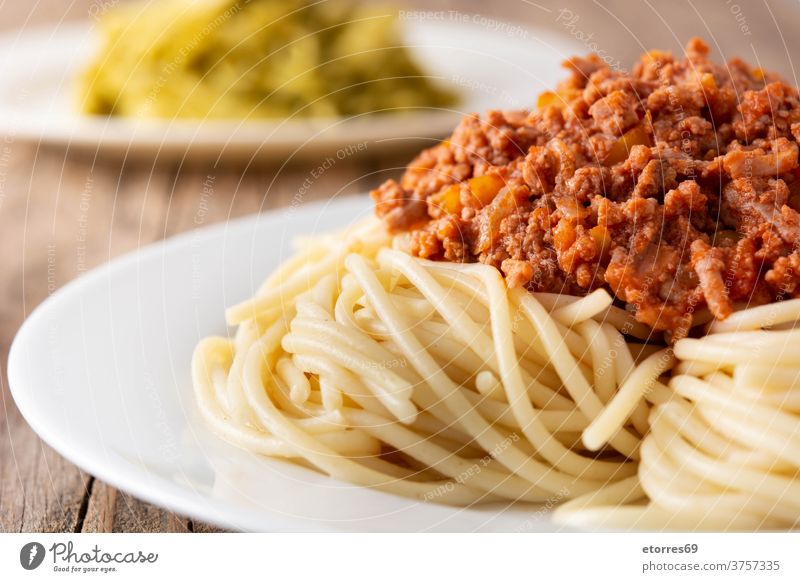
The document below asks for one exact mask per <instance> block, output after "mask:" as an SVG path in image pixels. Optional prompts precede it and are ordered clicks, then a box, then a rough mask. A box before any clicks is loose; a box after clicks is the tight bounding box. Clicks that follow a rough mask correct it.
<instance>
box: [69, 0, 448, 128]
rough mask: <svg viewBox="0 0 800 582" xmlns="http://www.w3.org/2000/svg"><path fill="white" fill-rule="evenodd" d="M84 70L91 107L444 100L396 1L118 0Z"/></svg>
mask: <svg viewBox="0 0 800 582" xmlns="http://www.w3.org/2000/svg"><path fill="white" fill-rule="evenodd" d="M100 36H101V39H100V44H101V46H100V49H99V50H98V51H97V53H96V55H95V57H94V59H93V61H92V62H91V63H90V65H89V66H88V68H87V69H86V70H85V71H84V72H83V73H82V75H81V78H80V79H79V86H80V97H79V98H80V103H81V108H82V109H83V111H84V112H86V113H90V114H99V115H115V116H131V117H139V118H189V119H206V118H211V119H236V118H281V117H295V116H299V117H335V116H354V115H360V114H364V113H370V112H395V111H403V110H407V109H408V108H420V107H422V108H425V107H433V108H436V107H447V106H450V105H453V104H454V103H455V102H456V96H455V94H454V93H452V92H451V91H449V90H448V89H447V88H445V87H443V86H441V84H440V83H439V82H438V81H437V80H436V79H432V78H431V77H429V76H427V75H426V73H425V72H424V71H423V70H422V69H421V68H420V67H419V66H418V65H417V63H415V62H414V60H413V58H412V55H411V53H410V52H409V50H408V49H407V48H406V47H404V46H403V44H402V40H401V38H400V36H401V35H400V32H399V30H398V27H397V22H396V19H395V18H394V15H393V11H392V10H391V9H388V8H385V7H383V8H379V7H361V6H358V5H356V4H354V3H350V2H316V3H312V2H308V1H307V0H289V1H286V2H274V1H272V0H249V1H245V0H202V1H193V0H163V1H159V2H153V1H148V2H134V3H128V4H124V5H120V6H117V7H115V8H114V9H113V10H110V11H109V12H107V13H106V14H104V15H103V18H102V19H101V22H100Z"/></svg>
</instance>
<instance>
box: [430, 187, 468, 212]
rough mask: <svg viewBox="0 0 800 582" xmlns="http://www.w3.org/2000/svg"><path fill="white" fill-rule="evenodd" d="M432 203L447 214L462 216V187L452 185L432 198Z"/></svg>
mask: <svg viewBox="0 0 800 582" xmlns="http://www.w3.org/2000/svg"><path fill="white" fill-rule="evenodd" d="M431 203H432V204H433V205H434V206H435V207H437V208H441V209H442V211H444V212H446V213H447V214H461V186H459V185H458V184H451V185H449V186H447V187H446V188H443V189H442V190H441V191H440V192H439V193H438V194H434V195H433V196H431Z"/></svg>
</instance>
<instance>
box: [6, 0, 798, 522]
mask: <svg viewBox="0 0 800 582" xmlns="http://www.w3.org/2000/svg"><path fill="white" fill-rule="evenodd" d="M0 2H1V3H0V28H3V29H10V28H20V27H28V26H32V25H35V24H38V23H41V22H45V21H49V22H53V21H56V22H58V21H60V20H62V19H71V18H86V17H87V14H91V13H92V11H95V12H96V11H97V10H98V9H99V8H102V7H103V6H105V5H108V4H112V2H103V1H100V0H71V1H70V2H64V1H63V0H39V1H37V2H32V3H28V2H17V1H13V2H11V1H6V2H2V0H0ZM413 3H414V2H412V4H413ZM403 4H406V5H407V4H409V2H404V3H403ZM416 4H417V5H419V6H423V7H424V8H425V9H426V10H428V11H438V10H442V11H445V12H443V13H442V15H441V18H444V19H447V18H452V15H450V13H449V12H447V11H449V10H456V9H457V10H459V11H460V12H461V13H462V14H477V13H483V14H487V13H497V14H500V15H501V16H502V17H505V18H507V19H516V18H518V19H520V20H523V21H525V22H528V23H533V24H537V25H540V26H542V27H544V28H546V29H548V30H550V31H552V32H560V33H562V34H570V35H572V36H573V37H576V38H577V33H582V34H584V35H588V34H592V33H596V34H593V38H594V39H595V40H596V43H598V45H597V46H599V48H601V49H603V50H605V51H606V52H607V53H609V54H610V55H612V56H613V57H614V58H618V59H620V60H621V61H622V62H625V63H628V62H630V60H631V59H632V58H633V56H634V55H636V54H637V53H639V52H640V50H641V48H642V47H643V46H644V45H645V44H646V45H647V46H648V48H649V47H652V46H654V44H655V45H657V46H659V47H666V48H673V49H675V48H676V47H677V46H679V45H680V44H682V43H683V42H685V41H686V39H687V38H688V37H689V36H691V35H693V34H702V35H704V36H706V37H707V38H708V37H709V36H711V37H712V38H713V44H714V45H715V46H716V48H717V50H718V51H720V52H722V53H723V54H725V55H726V56H731V55H733V54H742V55H743V56H745V57H746V58H749V59H752V58H753V54H754V53H755V55H756V56H757V58H758V60H759V62H760V63H761V64H762V65H764V66H767V67H774V68H777V69H778V70H780V71H782V72H784V73H785V74H786V75H787V76H789V77H790V78H791V77H792V74H793V71H792V69H791V66H790V64H788V65H787V59H786V57H787V55H791V54H795V53H796V52H797V50H796V49H800V35H796V34H793V32H794V31H793V30H791V29H790V28H789V27H792V26H796V23H797V22H798V20H799V19H797V18H792V17H791V14H787V13H786V11H787V10H789V8H787V7H790V5H791V4H792V3H789V2H786V3H779V4H777V5H775V4H773V5H772V9H771V10H765V9H764V8H763V7H760V8H758V9H756V8H755V7H754V4H753V5H751V4H745V3H742V4H741V6H742V7H743V9H744V16H743V17H742V18H744V19H745V21H746V24H747V25H748V26H749V27H750V30H751V33H750V34H749V35H746V34H744V32H743V30H742V29H741V26H742V24H741V18H737V17H736V15H734V14H732V13H731V12H730V9H729V8H728V7H727V6H726V5H725V3H722V2H714V3H711V2H699V3H694V4H692V3H682V2H676V3H669V6H670V9H669V10H668V11H666V14H661V16H663V17H664V18H665V20H664V21H663V22H664V25H663V26H650V27H649V28H648V38H647V39H644V40H643V39H642V37H640V36H639V35H638V34H637V33H636V25H635V23H636V22H652V21H653V18H654V15H653V10H655V9H657V8H656V6H661V7H663V6H665V5H664V4H658V5H652V6H651V3H641V4H639V3H635V4H634V3H629V2H625V3H624V8H623V2H622V1H621V0H610V1H608V2H605V3H603V4H604V5H603V6H601V5H600V3H595V2H591V1H590V0H586V1H579V2H572V3H569V6H568V7H569V9H570V10H572V11H573V14H574V15H577V16H578V17H579V19H578V20H577V21H574V22H573V23H572V24H571V25H569V24H565V21H564V18H563V15H562V16H561V17H560V16H559V14H560V13H559V10H561V9H562V7H563V6H566V5H565V4H563V3H561V2H550V1H540V2H529V1H527V0H524V1H523V0H519V1H517V0H514V1H509V2H503V3H493V4H492V5H491V6H489V5H488V4H486V3H482V2H480V1H478V0H455V1H454V0H437V1H431V2H422V1H421V0H420V1H418V2H416ZM692 10H696V11H699V12H701V13H702V18H697V17H696V14H695V16H692V14H694V13H693V12H692ZM648 11H649V12H648ZM663 12H665V10H662V13H663ZM643 14H644V16H643ZM648 14H649V16H648ZM687 15H688V16H687ZM681 18H682V19H683V22H684V25H681V24H680V23H677V24H676V22H675V20H676V19H681ZM667 21H669V22H668V23H667ZM776 22H781V23H782V31H783V32H784V33H785V34H783V35H782V36H781V35H777V34H775V31H776V26H777V25H776ZM704 27H706V32H704ZM709 30H713V32H714V34H713V35H709V34H708V31H709ZM576 31H577V32H576ZM784 42H785V43H786V44H784ZM403 161H404V160H403V159H374V158H372V157H371V156H370V155H369V152H366V155H363V156H353V157H351V158H349V159H348V160H347V161H346V162H343V163H337V164H336V165H335V166H334V167H333V168H331V169H330V170H328V171H326V172H325V173H324V175H323V176H322V177H321V178H320V179H318V180H316V181H315V183H314V187H313V188H312V190H311V192H310V193H309V195H308V196H307V201H310V200H312V199H314V198H323V197H328V196H331V195H337V194H345V193H354V192H359V191H362V192H363V191H365V190H366V189H368V188H369V187H371V186H373V185H375V184H377V183H379V182H380V181H382V180H383V179H385V178H386V177H389V176H394V175H397V174H398V173H399V169H400V167H401V166H402V162H403ZM314 164H315V162H313V161H311V162H305V163H303V162H300V163H295V164H292V165H290V166H288V167H282V166H281V165H279V164H275V165H273V166H268V165H267V166H263V165H260V166H259V167H258V168H245V167H238V168H237V167H219V168H217V167H214V166H213V165H205V166H196V165H193V166H188V165H182V164H178V163H167V164H165V163H142V162H132V161H125V160H118V159H117V160H108V159H101V158H98V159H95V158H94V157H92V156H88V155H75V154H72V153H70V152H67V151H64V150H59V149H49V148H45V147H38V146H37V145H36V144H26V143H22V142H17V141H16V140H14V139H13V137H4V138H3V137H0V256H2V262H1V263H0V366H1V367H2V373H1V374H0V401H1V402H2V415H0V435H2V437H0V532H13V531H26V532H38V531H44V532H112V531H137V532H138V531H141V532H150V531H168V532H187V531H194V532H205V531H215V528H213V527H211V526H208V525H206V524H202V523H195V522H193V521H191V520H189V519H187V518H185V517H183V516H178V515H174V514H172V513H170V512H167V511H163V510H161V509H158V508H156V507H153V506H152V505H149V504H146V503H143V502H141V501H139V500H137V499H135V498H133V497H131V496H129V495H127V494H125V493H123V492H120V491H117V490H116V489H114V488H113V487H110V486H109V485H107V484H105V483H103V482H101V481H99V480H95V479H94V478H93V477H91V476H90V475H87V474H85V473H84V472H82V471H81V470H79V469H78V468H77V467H75V466H74V465H72V464H70V463H69V462H67V461H66V460H64V459H63V458H62V457H60V456H59V455H58V454H56V453H55V452H54V451H52V450H51V449H50V448H49V447H47V446H46V445H44V444H43V443H42V442H41V441H40V440H39V439H38V438H37V437H36V435H35V434H34V433H33V432H32V431H31V429H30V428H29V427H28V425H27V424H26V423H25V421H24V419H23V418H22V417H21V416H20V414H19V412H18V411H17V409H16V408H15V406H14V403H13V401H12V400H11V398H10V396H9V392H8V386H7V378H6V375H5V370H6V364H7V358H8V348H9V346H10V342H11V340H12V338H13V336H14V334H15V332H16V330H17V329H18V328H19V326H20V324H21V323H22V321H23V320H24V318H25V317H26V316H27V315H28V314H29V313H30V312H31V310H32V309H33V308H34V307H35V306H36V305H38V304H39V303H41V301H43V300H44V299H45V298H46V297H47V296H48V295H49V294H50V293H52V292H53V291H55V290H56V289H57V288H59V287H60V286H62V285H64V284H65V283H66V282H67V281H69V280H71V279H73V278H74V277H76V276H78V275H80V274H81V273H83V272H85V271H86V270H88V269H91V268H92V267H95V266H97V265H100V264H102V263H104V262H105V261H107V260H108V259H110V258H112V257H114V256H117V255H119V254H121V253H124V252H127V251H130V250H133V249H136V248H138V247H140V246H142V245H145V244H148V243H150V242H153V241H156V240H160V239H162V238H164V237H167V236H171V235H173V234H176V233H179V232H183V231H186V230H187V229H190V228H193V227H195V226H196V225H195V220H194V219H195V216H196V215H197V211H198V205H199V204H200V197H201V195H202V192H203V185H204V183H207V182H209V181H210V182H212V183H213V190H214V195H213V196H211V197H208V198H207V200H205V202H206V203H207V204H208V209H207V211H206V214H205V217H204V221H203V222H204V224H211V223H213V222H219V221H224V220H227V219H230V218H234V217H237V216H241V215H244V214H249V213H252V212H258V211H264V210H268V209H270V208H277V207H280V206H285V205H287V204H289V203H291V201H292V200H293V198H294V196H295V194H296V192H297V190H298V188H299V186H300V185H301V184H302V183H303V180H304V179H305V178H306V177H307V176H308V174H309V172H310V169H311V168H312V167H313V165H314Z"/></svg>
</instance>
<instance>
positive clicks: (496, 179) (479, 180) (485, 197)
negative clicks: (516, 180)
mask: <svg viewBox="0 0 800 582" xmlns="http://www.w3.org/2000/svg"><path fill="white" fill-rule="evenodd" d="M468 184H469V191H470V192H471V193H472V195H473V196H474V197H475V198H476V199H477V200H478V202H479V203H480V205H481V206H486V205H487V204H489V202H491V201H492V200H494V197H495V196H497V193H498V192H499V191H500V188H502V187H503V186H505V180H503V178H501V177H500V176H499V175H497V174H484V175H483V176H478V177H476V178H472V179H471V180H470V181H469V182H468Z"/></svg>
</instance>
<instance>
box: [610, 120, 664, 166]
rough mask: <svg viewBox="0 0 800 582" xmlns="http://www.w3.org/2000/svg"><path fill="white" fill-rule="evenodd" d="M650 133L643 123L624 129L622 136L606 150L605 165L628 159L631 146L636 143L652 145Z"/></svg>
mask: <svg viewBox="0 0 800 582" xmlns="http://www.w3.org/2000/svg"><path fill="white" fill-rule="evenodd" d="M652 144H653V142H652V140H651V139H650V134H649V133H648V132H647V129H645V127H644V125H637V126H636V127H634V128H633V129H629V130H628V131H626V132H625V133H624V134H623V135H622V137H620V138H619V139H618V140H617V141H615V142H614V143H613V145H612V146H611V149H609V151H608V155H607V156H606V159H605V161H604V162H603V163H604V164H605V165H606V166H613V165H614V164H619V163H620V162H624V161H625V160H627V159H628V154H629V153H630V151H631V148H632V147H633V146H636V145H646V146H652Z"/></svg>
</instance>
